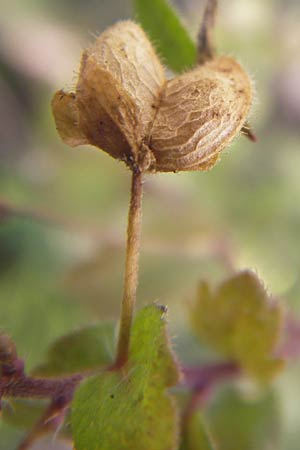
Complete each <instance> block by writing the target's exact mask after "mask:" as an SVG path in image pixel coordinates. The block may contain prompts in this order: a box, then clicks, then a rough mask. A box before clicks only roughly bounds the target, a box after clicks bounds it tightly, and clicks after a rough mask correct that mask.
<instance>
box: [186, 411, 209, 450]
mask: <svg viewBox="0 0 300 450" xmlns="http://www.w3.org/2000/svg"><path fill="white" fill-rule="evenodd" d="M181 450H215V446H214V444H213V443H212V440H211V437H210V436H209V434H208V432H207V429H206V426H205V424H204V422H203V418H202V415H201V413H200V412H196V413H195V414H193V416H192V417H191V418H190V419H189V421H188V423H187V424H186V427H185V430H184V433H183V442H182V446H181Z"/></svg>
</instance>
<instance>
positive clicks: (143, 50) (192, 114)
mask: <svg viewBox="0 0 300 450" xmlns="http://www.w3.org/2000/svg"><path fill="white" fill-rule="evenodd" d="M250 105H251V83H250V80H249V77H248V75H247V74H246V72H245V71H244V69H243V68H242V67H241V66H240V65H239V64H238V63H237V62H236V61H235V60H234V59H233V58H231V57H227V56H221V57H216V58H213V59H211V60H209V61H207V62H205V63H204V64H202V65H200V66H198V67H197V68H195V69H194V70H191V71H190V72H187V73H184V74H183V75H180V76H177V77H175V78H173V79H171V80H168V81H167V80H166V78H165V75H164V71H163V68H162V65H161V63H160V61H159V59H158V57H157V56H156V54H155V52H154V50H153V48H152V45H151V43H150V42H149V40H148V38H147V37H146V35H145V33H144V32H143V30H142V29H141V28H140V27H139V26H138V25H137V24H135V23H133V22H130V21H126V22H120V23H118V24H116V25H114V26H112V27H110V28H109V29H108V30H106V31H105V32H104V33H102V34H101V35H100V36H99V38H98V39H97V40H96V42H95V44H94V45H93V46H92V47H91V48H89V49H87V50H85V51H84V53H83V55H82V60H81V66H80V71H79V79H78V83H77V87H76V90H75V92H74V93H65V92H63V91H58V92H57V93H56V94H55V95H54V98H53V100H52V109H53V114H54V117H55V121H56V126H57V130H58V132H59V134H60V136H61V138H62V140H63V141H64V142H65V143H66V144H68V145H70V146H73V147H74V146H77V145H81V144H91V145H94V146H96V147H98V148H101V149H102V150H104V151H106V152H107V153H109V154H110V155H111V156H113V157H114V158H116V159H121V160H124V161H125V162H126V163H127V164H128V166H129V167H130V168H134V167H137V166H138V167H139V168H140V170H142V171H146V170H147V171H152V172H155V171H161V172H171V171H174V172H177V171H182V170H207V169H209V168H210V167H212V166H213V165H214V164H215V163H216V161H217V160H218V158H219V154H220V152H221V150H223V149H224V147H226V146H227V145H228V144H229V143H230V142H231V140H232V139H233V138H234V137H235V136H236V135H237V134H238V132H239V131H240V130H241V129H242V127H243V124H244V123H245V121H246V118H247V115H248V112H249V109H250Z"/></svg>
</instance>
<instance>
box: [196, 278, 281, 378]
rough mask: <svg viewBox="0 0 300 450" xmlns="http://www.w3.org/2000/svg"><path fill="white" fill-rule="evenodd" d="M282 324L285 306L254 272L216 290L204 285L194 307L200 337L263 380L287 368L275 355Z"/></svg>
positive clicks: (230, 281) (202, 284) (230, 280)
mask: <svg viewBox="0 0 300 450" xmlns="http://www.w3.org/2000/svg"><path fill="white" fill-rule="evenodd" d="M282 321H283V310H282V306H281V305H280V303H279V302H278V301H276V300H275V299H274V298H272V297H271V296H270V295H269V294H268V293H267V292H266V290H265V288H264V286H263V284H262V282H261V281H260V280H259V279H258V277H257V276H256V275H255V274H254V273H253V272H250V271H244V272H241V273H238V274H236V275H234V276H233V277H232V278H230V279H229V280H227V281H225V282H224V283H222V284H221V285H220V286H219V287H218V288H217V289H215V290H213V289H211V287H210V286H209V285H208V284H207V283H201V285H200V287H199V292H198V297H197V301H196V302H195V304H194V305H193V306H192V308H191V323H192V327H193V329H194V331H195V332H196V333H197V334H198V336H199V337H200V338H201V339H203V341H205V342H207V343H208V344H210V345H211V346H212V347H214V348H215V349H216V350H217V351H219V352H220V353H222V354H223V355H224V356H226V357H227V358H230V359H232V360H234V361H236V362H237V363H239V364H240V365H241V367H242V368H244V369H245V370H246V371H247V372H248V373H249V374H250V375H252V376H254V377H255V378H257V379H258V380H261V381H266V380H268V379H270V378H272V377H273V376H274V375H275V374H276V373H277V372H278V371H279V370H280V368H281V367H282V365H283V361H282V360H281V359H279V358H277V357H276V356H275V349H276V345H277V343H278V339H279V337H280V333H281V329H282Z"/></svg>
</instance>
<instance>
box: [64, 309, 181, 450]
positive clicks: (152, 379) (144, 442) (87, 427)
mask: <svg viewBox="0 0 300 450" xmlns="http://www.w3.org/2000/svg"><path fill="white" fill-rule="evenodd" d="M178 377H179V373H178V368H177V364H176V362H175V360H174V357H173V355H172V352H171V351H170V348H169V342H168V338H167V334H166V320H165V311H164V309H163V308H161V307H159V306H157V305H151V306H148V307H146V308H144V309H143V310H141V311H140V312H139V313H138V314H137V316H136V319H135V321H134V325H133V329H132V335H131V347H130V354H129V361H128V364H127V366H126V367H125V368H123V369H120V370H115V371H110V372H109V371H106V372H103V373H101V374H99V375H97V376H94V377H91V378H89V379H88V380H87V381H85V382H83V383H82V384H81V385H80V386H79V388H78V389H77V391H76V392H75V397H74V400H73V404H72V413H71V416H72V428H73V437H74V441H75V447H76V450H87V449H88V450H111V449H118V450H130V449H138V450H172V449H176V448H177V437H178V418H177V411H176V406H175V404H174V401H173V398H172V397H171V396H170V395H169V394H168V393H167V392H166V388H167V387H170V386H173V385H175V384H176V383H177V382H178Z"/></svg>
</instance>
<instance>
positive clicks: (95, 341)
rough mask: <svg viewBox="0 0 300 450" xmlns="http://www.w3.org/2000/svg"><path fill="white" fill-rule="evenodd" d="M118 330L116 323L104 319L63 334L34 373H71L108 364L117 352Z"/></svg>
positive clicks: (43, 374)
mask: <svg viewBox="0 0 300 450" xmlns="http://www.w3.org/2000/svg"><path fill="white" fill-rule="evenodd" d="M114 331H115V327H114V325H113V323H100V324H97V325H91V326H88V327H85V328H81V329H78V330H77V331H74V332H73V333H70V334H68V335H65V336H63V337H62V338H60V339H58V340H57V341H56V342H54V344H52V345H51V347H50V348H49V350H48V357H47V360H46V362H45V363H43V364H41V365H40V366H38V367H37V368H36V369H35V370H34V372H33V373H34V375H35V376H58V375H68V374H73V373H76V372H82V371H85V370H92V369H97V368H99V367H101V366H104V365H108V364H109V363H111V362H112V358H113V355H114Z"/></svg>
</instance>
